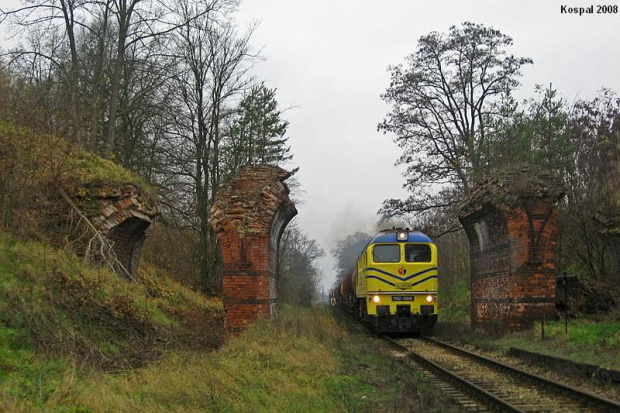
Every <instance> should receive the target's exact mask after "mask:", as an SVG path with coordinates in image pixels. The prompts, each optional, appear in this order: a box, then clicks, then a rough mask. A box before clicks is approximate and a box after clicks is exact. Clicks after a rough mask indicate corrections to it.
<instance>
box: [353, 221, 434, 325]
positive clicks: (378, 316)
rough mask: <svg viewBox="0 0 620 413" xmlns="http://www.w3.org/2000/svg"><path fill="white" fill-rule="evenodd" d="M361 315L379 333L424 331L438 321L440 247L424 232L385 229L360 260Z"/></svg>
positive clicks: (357, 288)
mask: <svg viewBox="0 0 620 413" xmlns="http://www.w3.org/2000/svg"><path fill="white" fill-rule="evenodd" d="M353 278H354V280H353V282H354V289H355V296H356V297H357V299H358V303H357V309H356V310H357V311H358V313H357V315H358V317H360V318H362V319H363V320H364V321H367V322H369V323H370V324H371V326H372V327H373V328H374V329H375V330H377V331H381V332H421V331H428V330H430V329H431V328H432V327H433V325H434V324H435V323H436V321H437V314H438V307H437V305H438V302H437V293H438V288H437V281H438V280H437V279H438V269H437V247H436V246H435V244H434V243H433V242H432V240H431V239H430V238H429V237H428V236H426V235H424V234H422V233H420V232H413V231H408V230H402V229H398V230H397V229H393V230H386V231H381V232H379V233H378V234H377V235H375V236H374V237H373V239H372V240H371V241H370V242H369V243H368V245H367V246H366V248H365V249H364V251H362V253H361V255H360V256H359V258H358V261H357V268H356V271H355V272H354V277H353Z"/></svg>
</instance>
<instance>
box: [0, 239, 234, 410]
mask: <svg viewBox="0 0 620 413" xmlns="http://www.w3.org/2000/svg"><path fill="white" fill-rule="evenodd" d="M139 278H140V281H139V282H138V283H133V282H129V281H127V280H125V279H122V278H120V277H118V276H117V275H116V274H113V273H110V272H108V271H107V270H104V269H101V268H93V267H90V266H88V265H85V264H83V263H82V262H81V261H79V260H78V259H77V258H76V257H74V256H70V255H69V254H67V253H65V252H64V251H62V250H56V249H53V248H51V247H49V246H44V245H42V244H40V243H36V242H22V241H19V240H17V239H16V238H15V237H13V236H10V235H7V234H6V233H0V400H3V402H0V410H18V411H19V409H21V408H23V409H25V410H26V411H28V410H39V409H45V410H47V409H50V408H53V407H55V406H62V405H63V403H64V402H63V399H64V397H65V393H66V391H71V389H72V386H73V385H74V384H75V382H76V380H78V378H81V377H82V376H84V375H88V374H92V373H97V374H99V373H105V372H114V371H125V370H128V369H133V368H138V367H142V366H145V365H148V364H149V363H151V362H152V361H154V360H157V359H160V358H161V357H162V356H163V355H164V354H166V353H167V352H169V351H172V350H174V349H187V350H190V349H211V348H215V347H217V346H219V345H220V344H221V342H222V340H223V330H222V321H223V309H222V306H221V303H219V302H214V301H208V300H206V299H205V298H203V297H202V296H201V295H199V294H197V293H194V292H192V291H190V290H187V289H186V288H184V287H182V286H180V285H178V284H176V283H174V282H172V281H170V280H169V279H168V278H167V277H166V276H165V275H163V274H158V273H157V271H156V270H155V269H153V268H148V267H147V268H145V269H144V270H143V271H142V272H141V274H140V277H139ZM2 403H4V404H5V405H4V406H3V405H2ZM18 407H19V408H18Z"/></svg>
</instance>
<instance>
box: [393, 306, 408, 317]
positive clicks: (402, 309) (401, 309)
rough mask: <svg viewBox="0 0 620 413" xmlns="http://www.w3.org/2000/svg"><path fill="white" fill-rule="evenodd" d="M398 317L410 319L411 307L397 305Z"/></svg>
mask: <svg viewBox="0 0 620 413" xmlns="http://www.w3.org/2000/svg"><path fill="white" fill-rule="evenodd" d="M396 315H397V316H398V317H409V316H411V307H410V306H408V305H397V306H396Z"/></svg>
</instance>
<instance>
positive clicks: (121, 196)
mask: <svg viewBox="0 0 620 413" xmlns="http://www.w3.org/2000/svg"><path fill="white" fill-rule="evenodd" d="M74 200H75V203H76V205H77V207H78V208H79V209H80V210H81V211H83V213H84V215H85V216H86V218H88V220H89V221H90V222H91V223H92V226H93V227H94V228H95V229H96V230H97V232H98V233H99V234H100V235H101V237H102V238H103V239H105V240H106V241H108V244H109V246H110V247H111V250H112V254H111V255H112V256H111V257H100V256H99V257H97V258H98V259H105V260H108V261H109V260H110V259H112V261H113V262H109V263H110V264H112V265H113V268H114V269H115V271H117V272H119V273H120V274H122V275H124V276H126V277H129V278H134V276H135V275H136V271H137V268H138V261H139V259H140V252H141V250H142V245H143V244H144V241H145V239H146V229H147V228H148V227H149V226H150V224H151V222H152V220H153V219H155V218H156V217H158V216H159V215H160V210H159V202H158V200H157V199H156V198H155V197H153V196H151V195H148V194H146V193H145V192H144V191H142V190H141V189H139V188H138V187H137V186H135V185H133V184H122V185H113V184H103V183H98V184H95V183H93V184H91V185H89V186H88V187H87V188H81V189H80V190H79V191H78V194H77V195H75V196H74Z"/></svg>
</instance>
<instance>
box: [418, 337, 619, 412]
mask: <svg viewBox="0 0 620 413" xmlns="http://www.w3.org/2000/svg"><path fill="white" fill-rule="evenodd" d="M421 338H422V339H423V340H427V341H429V342H432V343H434V344H437V345H439V346H442V347H444V348H447V349H449V350H450V351H454V352H456V353H459V354H462V355H464V356H467V357H470V358H472V359H474V360H479V361H482V362H483V363H485V364H487V365H490V366H493V367H499V368H501V369H503V370H505V371H507V372H509V373H511V374H518V375H520V376H521V377H524V378H526V379H528V380H531V381H534V382H536V383H537V384H540V385H542V386H546V387H547V388H550V389H553V390H555V391H559V392H561V393H563V394H565V395H567V396H570V397H573V398H578V399H579V400H581V401H582V402H583V403H585V404H588V405H590V406H592V407H596V408H600V409H603V410H606V411H611V412H620V403H618V402H616V401H614V400H610V399H607V398H605V397H602V396H599V395H597V394H594V393H591V392H588V391H586V390H582V389H578V388H576V387H572V386H569V385H567V384H564V383H560V382H557V381H554V380H550V379H547V378H545V377H542V376H539V375H537V374H534V373H530V372H528V371H525V370H522V369H520V368H518V367H514V366H510V365H508V364H505V363H502V362H501V361H498V360H493V359H490V358H488V357H485V356H482V355H480V354H476V353H472V352H470V351H467V350H465V349H462V348H459V347H456V346H453V345H451V344H448V343H445V342H443V341H439V340H436V339H434V338H430V337H426V336H421Z"/></svg>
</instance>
